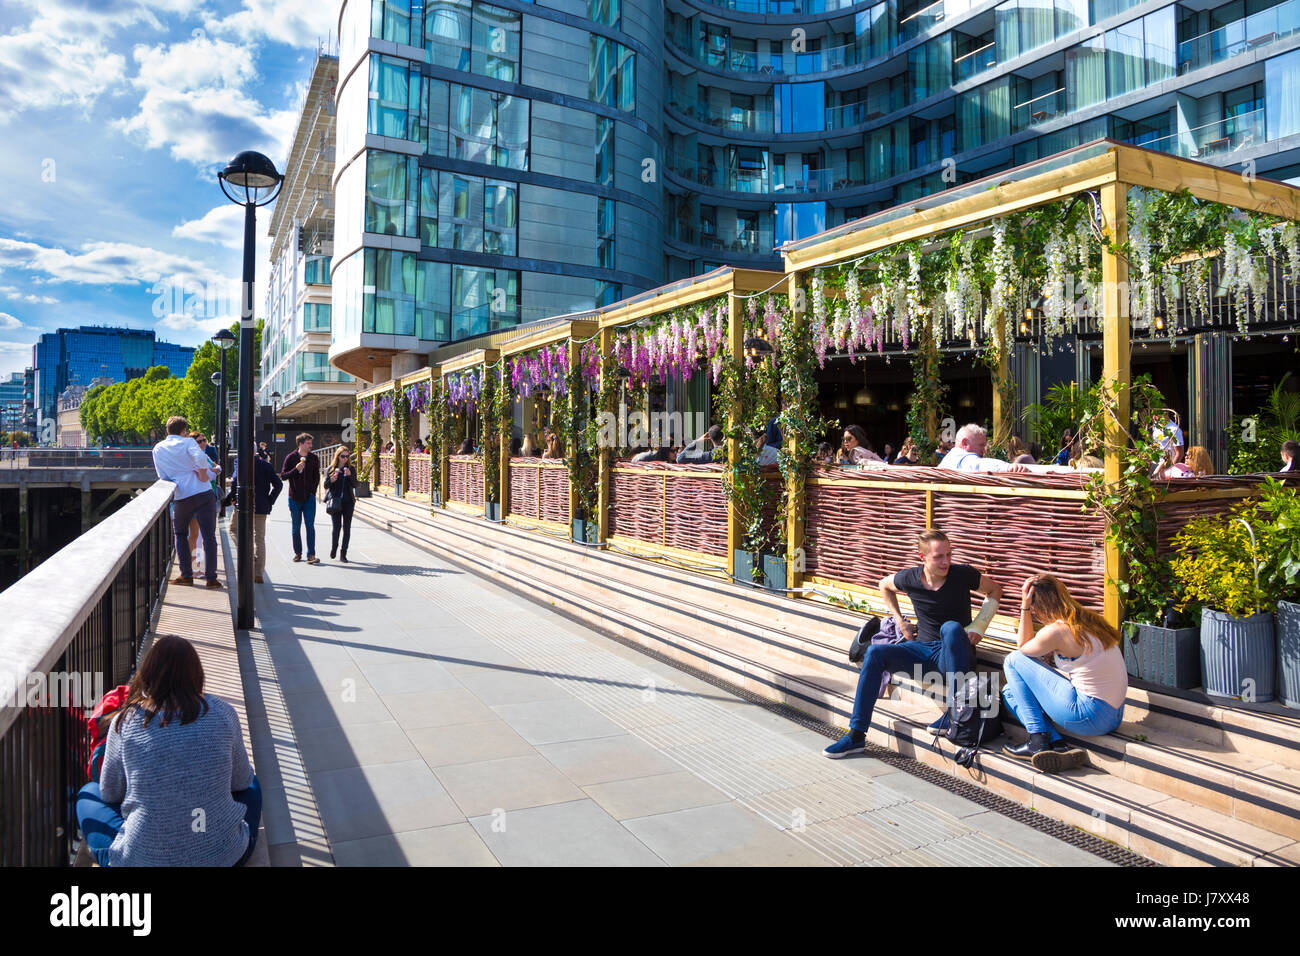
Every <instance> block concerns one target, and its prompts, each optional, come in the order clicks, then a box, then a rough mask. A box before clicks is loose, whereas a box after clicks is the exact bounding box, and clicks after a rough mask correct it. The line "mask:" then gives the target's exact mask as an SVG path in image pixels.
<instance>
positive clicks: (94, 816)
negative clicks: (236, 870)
mask: <svg viewBox="0 0 1300 956" xmlns="http://www.w3.org/2000/svg"><path fill="white" fill-rule="evenodd" d="M230 795H231V796H232V797H234V798H235V802H236V803H242V804H243V805H244V822H246V823H247V824H248V849H246V850H245V851H244V855H243V856H241V857H240V858H239V859H238V860H237V861H236V862H235V866H243V865H244V863H245V862H247V860H248V858H249V857H250V856H252V855H253V847H255V846H257V829H258V827H259V826H261V823H262V786H261V784H259V783H258V782H257V777H256V776H254V777H253V782H252V783H251V784H249V785H248V789H247V790H236V791H233V792H232V793H231V794H230ZM124 822H125V821H124V820H123V819H122V814H121V812H120V806H118V805H115V804H111V803H105V802H104V798H103V797H101V796H100V795H99V782H98V781H95V780H92V781H90V783H88V784H86V785H85V786H84V787H82V788H81V790H80V791H79V792H78V793H77V824H78V825H79V826H80V827H81V832H82V834H83V835H84V836H85V838H86V847H87V849H89V850H90V853H91V856H93V857H94V858H95V862H96V863H98V864H99V865H100V866H108V849H109V847H111V846H112V845H113V841H114V840H115V839H116V838H117V835H118V833H119V832H121V830H122V826H123V824H124Z"/></svg>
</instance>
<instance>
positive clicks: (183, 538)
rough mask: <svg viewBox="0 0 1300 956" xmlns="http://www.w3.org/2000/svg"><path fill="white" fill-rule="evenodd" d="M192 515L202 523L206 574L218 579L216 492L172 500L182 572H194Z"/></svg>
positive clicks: (212, 579)
mask: <svg viewBox="0 0 1300 956" xmlns="http://www.w3.org/2000/svg"><path fill="white" fill-rule="evenodd" d="M190 519H194V520H196V521H198V523H199V534H200V535H201V536H202V537H203V576H204V577H205V578H207V579H208V580H209V581H215V580H216V579H217V496H216V495H214V494H213V493H212V492H211V491H203V492H200V493H199V494H197V495H190V497H188V498H182V499H181V500H180V501H173V502H172V533H173V535H174V536H175V538H176V563H177V564H179V565H180V568H181V576H182V577H186V578H188V577H191V576H193V574H194V562H193V559H192V557H191V555H190Z"/></svg>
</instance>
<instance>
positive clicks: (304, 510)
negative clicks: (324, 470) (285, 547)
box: [280, 432, 320, 564]
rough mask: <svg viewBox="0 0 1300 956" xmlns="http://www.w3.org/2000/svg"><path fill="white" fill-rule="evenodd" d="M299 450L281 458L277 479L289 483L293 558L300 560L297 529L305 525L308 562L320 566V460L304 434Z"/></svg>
mask: <svg viewBox="0 0 1300 956" xmlns="http://www.w3.org/2000/svg"><path fill="white" fill-rule="evenodd" d="M296 441H297V443H298V450H297V451H291V452H289V454H288V455H286V456H285V458H284V467H282V468H281V469H280V477H281V478H283V479H284V480H285V481H287V482H289V514H290V515H291V516H292V517H293V559H294V560H295V561H301V560H302V535H301V532H300V526H301V525H302V524H303V523H306V525H307V563H308V564H320V558H318V557H316V489H317V488H318V487H320V459H319V458H317V457H316V456H315V455H314V454H312V450H311V446H312V441H313V439H312V437H311V436H310V435H308V434H307V433H306V432H303V433H302V434H301V435H299V436H298V437H297V439H296Z"/></svg>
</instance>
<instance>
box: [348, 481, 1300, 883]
mask: <svg viewBox="0 0 1300 956" xmlns="http://www.w3.org/2000/svg"><path fill="white" fill-rule="evenodd" d="M358 513H359V514H361V515H362V517H363V518H365V519H366V520H370V521H374V522H375V523H378V524H379V525H380V526H381V527H387V528H388V529H389V530H390V531H392V532H393V533H395V534H399V535H400V536H402V537H404V538H406V539H407V540H410V541H412V542H413V543H416V544H418V545H420V546H422V547H426V548H429V549H431V550H433V551H435V552H438V553H440V554H442V555H443V556H444V557H446V558H447V559H448V560H452V561H455V562H457V563H460V564H465V565H468V566H470V567H471V568H474V569H475V570H478V571H480V572H482V573H484V574H486V575H488V576H489V577H493V578H495V579H497V580H499V581H500V582H501V583H504V584H506V585H508V586H513V587H515V588H518V589H521V590H523V591H524V592H526V593H528V594H530V595H532V596H534V597H537V598H538V599H541V600H545V601H549V602H553V603H554V605H555V607H556V608H557V609H560V610H563V611H565V612H566V613H569V614H571V615H573V616H575V617H577V618H579V619H580V620H582V621H584V623H587V624H589V625H590V626H592V627H594V628H597V629H599V630H603V631H606V632H608V633H612V634H614V635H615V636H618V637H622V638H625V639H628V640H631V641H635V642H637V643H639V644H642V645H644V646H647V647H651V648H653V649H655V650H657V651H659V652H661V653H664V654H666V655H667V656H670V657H673V658H674V659H677V660H680V661H682V662H683V663H687V664H690V665H692V666H694V667H697V668H699V669H701V670H704V671H706V672H709V673H711V674H714V675H715V676H717V677H719V678H721V679H723V680H726V681H728V682H729V683H732V684H735V685H738V686H741V687H743V688H745V689H746V690H749V691H751V692H753V693H757V694H759V695H761V696H763V697H766V698H769V699H772V700H778V701H781V702H784V703H787V704H789V705H790V706H793V707H796V708H798V709H800V710H802V711H804V712H806V713H809V714H811V715H812V716H815V717H817V718H819V719H821V720H825V721H827V722H829V723H831V724H835V725H839V726H844V725H845V724H846V723H847V718H848V713H849V711H850V709H851V707H852V699H853V693H854V690H855V688H856V682H857V669H856V668H855V667H853V666H852V665H850V664H849V663H848V661H847V657H846V655H845V648H846V647H847V643H848V640H849V638H850V637H851V635H852V633H853V632H854V630H856V627H857V622H859V621H860V620H861V618H860V616H857V615H851V614H848V613H846V612H843V611H840V610H838V609H833V608H825V609H815V610H813V611H805V610H804V608H805V607H806V605H807V603H808V602H797V601H793V600H791V599H788V598H784V597H780V596H775V595H770V594H763V593H759V592H753V591H750V590H749V589H742V588H739V587H738V586H736V585H732V584H730V583H729V582H725V581H722V580H720V579H718V578H705V576H703V575H700V574H697V573H690V572H686V571H680V570H675V569H671V568H666V567H664V566H662V565H657V564H655V563H653V562H649V561H644V560H642V559H639V558H630V557H626V556H622V555H611V554H609V553H608V552H601V551H596V550H593V549H587V548H582V547H580V546H577V545H573V544H569V543H566V542H563V541H561V540H559V539H556V538H545V537H543V536H541V535H537V534H533V533H529V532H526V531H521V530H519V529H515V528H510V527H507V526H500V525H489V524H486V523H484V522H482V521H481V520H479V519H474V518H466V517H463V516H459V515H453V514H449V513H439V514H437V515H430V514H429V513H428V512H427V511H426V510H425V509H423V508H420V507H413V506H411V505H410V504H408V503H406V502H397V501H388V500H385V499H383V498H371V499H368V500H366V501H365V502H363V507H361V508H359V511H358ZM697 579H703V582H704V583H702V582H701V580H697ZM728 592H739V594H738V595H737V594H735V593H728ZM791 605H793V606H795V607H796V608H797V609H798V611H799V612H801V613H800V615H799V616H797V617H795V616H792V615H791V614H790V613H789V611H788V610H787V608H788V606H791ZM743 611H747V612H748V614H747V616H746V617H744V618H742V617H740V616H738V614H739V612H743ZM810 620H811V621H812V622H813V623H811V624H810V623H809V621H810ZM805 629H806V630H805ZM1003 652H1004V651H1002V650H1000V649H998V648H992V649H990V648H985V647H983V645H982V650H981V664H982V666H983V667H985V668H995V667H998V666H1000V658H1001V654H1002V653H1003ZM895 684H896V686H895V688H894V690H893V692H892V699H889V700H883V701H880V702H878V704H877V707H876V710H875V714H874V719H873V725H872V729H871V737H872V739H873V741H874V742H876V743H878V744H881V745H883V746H888V747H890V748H891V749H893V750H895V751H898V752H899V753H903V754H905V755H907V756H911V757H914V758H915V759H918V760H921V761H923V762H925V763H928V764H932V765H934V766H937V767H942V768H944V769H945V770H947V771H948V772H951V773H954V774H955V775H958V776H961V775H965V776H966V777H967V778H969V779H972V780H973V781H974V782H976V783H978V784H980V785H982V786H986V787H988V788H989V789H991V790H993V791H995V792H998V793H1000V794H1002V795H1003V796H1006V797H1009V798H1011V799H1014V800H1017V801H1018V802H1020V803H1022V804H1024V805H1026V806H1030V807H1033V808H1034V809H1036V810H1039V811H1040V812H1043V813H1047V814H1049V815H1051V816H1054V817H1056V818H1057V819H1060V820H1063V821H1064V822H1067V823H1069V824H1072V825H1074V826H1078V827H1080V828H1082V829H1085V830H1088V831H1089V832H1092V833H1096V834H1098V835H1099V836H1102V837H1103V838H1105V839H1110V840H1113V841H1114V842H1117V843H1119V844H1120V845H1123V846H1126V847H1129V848H1131V849H1134V850H1135V851H1136V852H1140V853H1143V854H1144V855H1148V856H1150V857H1152V858H1153V859H1156V860H1157V861H1159V862H1165V863H1184V864H1185V863H1217V864H1234V865H1240V864H1245V863H1257V862H1266V863H1277V864H1287V865H1290V864H1293V863H1300V847H1297V846H1293V844H1295V843H1296V840H1297V839H1300V832H1298V829H1300V828H1297V826H1296V821H1297V819H1300V812H1298V810H1297V808H1298V807H1300V779H1297V778H1298V777H1300V774H1296V773H1295V771H1294V769H1293V768H1292V767H1291V766H1290V765H1289V763H1283V762H1282V761H1279V760H1270V759H1268V758H1267V754H1268V753H1273V752H1274V751H1276V750H1279V749H1280V750H1286V751H1287V753H1286V755H1285V756H1287V757H1288V758H1291V759H1294V754H1293V753H1292V751H1293V749H1294V745H1293V747H1292V748H1287V747H1285V746H1284V745H1283V744H1282V743H1281V742H1279V741H1276V740H1274V741H1269V740H1266V739H1264V740H1261V739H1259V738H1256V737H1255V736H1254V732H1255V731H1256V730H1257V728H1258V726H1259V725H1260V724H1261V723H1262V724H1265V725H1269V726H1275V725H1274V723H1271V721H1274V718H1272V717H1271V716H1270V715H1264V716H1262V717H1261V716H1260V715H1257V714H1247V715H1246V716H1245V717H1244V718H1243V717H1239V716H1238V715H1236V714H1226V715H1225V718H1226V719H1227V726H1228V727H1230V728H1231V729H1230V730H1228V731H1226V732H1223V733H1220V734H1218V735H1214V734H1206V733H1205V732H1204V731H1203V729H1202V728H1204V727H1207V726H1212V725H1208V724H1204V723H1201V722H1199V720H1198V719H1197V718H1199V719H1200V720H1204V719H1205V716H1206V715H1205V711H1210V710H1229V708H1211V707H1208V706H1206V705H1204V704H1200V703H1198V702H1196V701H1187V700H1182V699H1177V698H1175V700H1177V704H1175V705H1172V706H1169V707H1165V706H1164V703H1165V702H1164V700H1163V695H1159V694H1155V693H1152V692H1150V691H1141V690H1139V691H1137V692H1136V694H1135V695H1131V697H1130V701H1131V703H1135V704H1137V705H1138V706H1137V708H1135V709H1137V710H1138V714H1137V715H1136V719H1135V720H1134V721H1132V726H1128V725H1126V726H1125V727H1122V728H1121V730H1120V732H1119V733H1116V734H1112V735H1108V736H1107V737H1104V738H1096V739H1091V740H1087V741H1082V743H1083V744H1084V745H1085V746H1087V747H1088V749H1089V751H1090V752H1091V753H1092V754H1093V758H1092V760H1093V766H1092V767H1090V768H1085V769H1081V770H1076V771H1071V772H1070V773H1067V774H1058V775H1044V774H1041V773H1038V772H1037V771H1035V770H1034V769H1033V768H1032V766H1030V765H1028V764H1025V763H1023V762H1022V761H1018V760H1014V759H1012V758H1009V757H1005V756H1003V755H1001V754H1000V753H997V752H986V753H985V754H984V756H983V757H982V759H981V765H982V766H981V767H980V768H979V769H978V770H966V769H963V768H959V767H956V766H955V765H953V764H952V763H951V761H950V760H949V759H948V757H947V756H944V755H943V753H942V752H941V751H943V750H945V749H946V750H947V751H950V750H951V748H950V747H949V746H948V745H947V744H946V742H945V743H943V744H940V745H938V749H936V742H935V741H934V740H933V738H932V737H931V736H930V734H929V733H928V732H927V731H926V730H925V727H926V725H927V724H928V723H929V722H930V721H932V720H933V719H934V718H935V717H936V716H938V714H939V713H940V709H941V708H940V704H939V703H938V702H936V701H934V700H931V699H930V698H929V697H927V696H926V695H925V694H923V693H922V692H921V689H920V688H919V687H917V686H915V684H914V682H913V681H912V680H911V678H910V677H907V676H905V675H904V676H899V677H897V678H896V679H895ZM1135 698H1136V699H1135ZM1184 713H1186V714H1189V715H1191V718H1192V719H1188V720H1184V719H1181V718H1180V717H1179V715H1180V714H1184ZM1153 717H1154V718H1156V719H1154V720H1153V719H1152V718H1153ZM1166 725H1168V726H1166ZM1137 727H1141V728H1143V729H1141V730H1139V731H1137V732H1136V733H1135V732H1134V730H1135V728H1137ZM1179 730H1183V731H1188V730H1191V731H1194V732H1200V733H1201V736H1202V737H1206V736H1210V737H1212V738H1214V739H1211V740H1205V739H1197V737H1195V736H1193V735H1192V733H1186V734H1180V733H1177V731H1179ZM1019 733H1023V732H1018V728H1012V736H1013V737H1016V736H1018V734H1019ZM1237 737H1243V738H1247V739H1249V740H1251V741H1253V742H1254V743H1255V744H1256V745H1257V746H1258V747H1260V748H1261V749H1264V750H1266V753H1265V755H1262V756H1259V755H1254V754H1250V753H1247V752H1245V751H1244V750H1243V749H1241V748H1240V747H1239V746H1236V744H1239V743H1240V741H1238V740H1236V738H1237ZM1141 738H1145V739H1141ZM1293 739H1294V738H1293ZM1230 744H1232V745H1230ZM1269 747H1271V748H1273V750H1268V748H1269ZM1184 807H1186V808H1194V809H1195V810H1196V811H1197V813H1196V814H1195V815H1194V816H1193V817H1189V818H1188V821H1189V822H1188V824H1187V826H1188V827H1190V829H1189V830H1188V832H1183V829H1184V828H1183V827H1182V825H1181V824H1180V823H1179V822H1178V816H1177V812H1178V811H1181V810H1182V809H1183V808H1184ZM1160 808H1163V809H1162V811H1161V812H1156V811H1157V810H1158V809H1160ZM1207 813H1208V814H1213V816H1212V817H1206V816H1205V814H1207ZM1210 824H1213V825H1212V826H1211V825H1210Z"/></svg>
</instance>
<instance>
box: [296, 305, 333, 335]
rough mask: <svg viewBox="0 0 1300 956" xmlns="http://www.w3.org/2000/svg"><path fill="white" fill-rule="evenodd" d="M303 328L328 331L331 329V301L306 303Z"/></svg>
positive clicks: (305, 330) (303, 309) (303, 310)
mask: <svg viewBox="0 0 1300 956" xmlns="http://www.w3.org/2000/svg"><path fill="white" fill-rule="evenodd" d="M302 330H303V331H304V332H328V331H329V330H330V306H329V303H320V302H308V303H306V304H305V305H304V306H303V307H302Z"/></svg>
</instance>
